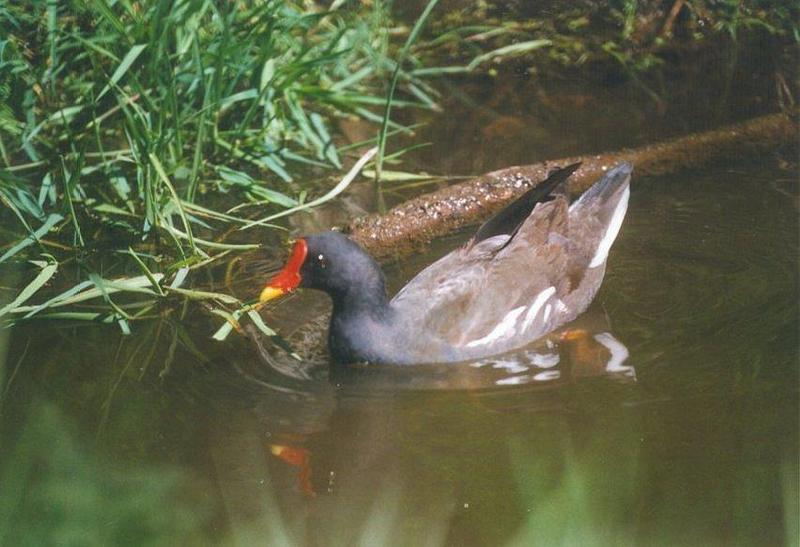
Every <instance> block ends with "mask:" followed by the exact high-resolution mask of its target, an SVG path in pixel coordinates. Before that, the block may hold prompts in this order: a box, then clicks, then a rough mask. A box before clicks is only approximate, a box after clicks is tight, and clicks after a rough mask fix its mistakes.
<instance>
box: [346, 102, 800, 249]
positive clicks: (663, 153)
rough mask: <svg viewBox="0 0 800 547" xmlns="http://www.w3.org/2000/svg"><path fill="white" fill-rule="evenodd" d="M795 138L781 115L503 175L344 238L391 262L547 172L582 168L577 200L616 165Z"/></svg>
mask: <svg viewBox="0 0 800 547" xmlns="http://www.w3.org/2000/svg"><path fill="white" fill-rule="evenodd" d="M797 133H798V130H797V124H796V122H795V121H794V120H792V119H790V118H789V117H788V116H786V115H783V114H773V115H769V116H763V117H760V118H756V119H754V120H750V121H747V122H744V123H741V124H737V125H732V126H728V127H724V128H721V129H717V130H714V131H708V132H704V133H696V134H691V135H688V136H685V137H680V138H676V139H672V140H668V141H663V142H659V143H655V144H651V145H647V146H643V147H640V148H634V149H623V150H619V151H616V152H610V153H606V154H598V155H590V156H576V157H571V158H561V159H556V160H551V161H544V162H540V163H536V164H532V165H523V166H517V167H509V168H506V169H501V170H498V171H494V172H491V173H488V174H485V175H482V176H479V177H476V178H474V179H471V180H469V181H466V182H463V183H460V184H455V185H453V186H449V187H447V188H444V189H441V190H437V191H435V192H432V193H429V194H425V195H422V196H419V197H417V198H414V199H411V200H409V201H407V202H405V203H403V204H401V205H398V206H397V207H394V208H393V209H391V210H390V211H388V212H387V213H386V214H385V215H371V216H367V217H362V218H359V219H356V220H354V221H353V222H351V223H350V225H349V226H348V227H347V231H348V232H349V234H350V237H351V238H353V239H354V240H355V241H357V242H358V243H359V244H361V245H362V246H364V247H365V248H367V249H368V250H369V251H370V252H371V253H372V254H373V255H374V256H376V257H380V258H391V257H397V256H401V255H403V254H406V253H408V252H411V251H413V250H414V249H416V248H418V247H419V246H421V245H424V244H426V243H427V242H429V241H430V240H431V239H432V238H434V237H438V236H442V235H445V234H447V233H449V232H451V231H453V230H455V229H457V228H460V227H463V226H466V225H468V224H473V223H476V222H479V221H480V220H482V219H484V218H486V217H488V216H489V215H490V214H491V213H493V212H494V211H496V210H498V209H499V208H501V207H502V206H503V205H505V204H506V203H508V202H509V201H511V200H512V199H514V198H515V197H516V196H518V195H520V194H521V193H522V192H524V191H525V190H526V189H528V188H530V187H531V185H533V184H536V183H537V182H538V181H540V180H543V179H544V178H545V177H546V176H547V173H548V171H549V170H550V169H552V168H553V167H555V166H563V165H567V164H569V163H572V162H575V161H582V162H583V165H582V166H581V168H580V169H579V170H578V171H577V172H576V173H575V174H574V175H573V176H572V178H571V179H570V192H573V193H578V192H581V191H582V190H584V189H585V188H587V187H588V186H589V185H590V184H591V183H593V182H594V181H596V180H597V179H598V178H599V177H600V175H601V174H602V172H603V171H605V170H606V169H608V168H609V167H610V166H612V165H614V164H615V163H618V162H620V161H623V160H625V161H630V162H631V163H633V164H634V166H635V174H638V175H664V174H667V173H676V172H680V171H682V170H685V169H689V168H697V167H700V166H702V165H704V164H707V163H708V162H710V161H719V160H724V159H725V158H736V157H742V156H747V155H754V154H759V153H765V152H769V151H771V150H774V149H775V148H776V147H778V146H780V145H782V144H785V143H788V142H792V141H796V139H797Z"/></svg>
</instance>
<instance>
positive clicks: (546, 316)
mask: <svg viewBox="0 0 800 547" xmlns="http://www.w3.org/2000/svg"><path fill="white" fill-rule="evenodd" d="M551 311H553V306H551V305H550V304H548V305H546V306H545V307H544V317H542V323H547V320H548V319H550V312H551Z"/></svg>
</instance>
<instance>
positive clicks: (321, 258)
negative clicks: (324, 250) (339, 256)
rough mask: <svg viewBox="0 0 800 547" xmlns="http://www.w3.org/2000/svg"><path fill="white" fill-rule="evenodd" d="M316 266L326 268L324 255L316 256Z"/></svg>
mask: <svg viewBox="0 0 800 547" xmlns="http://www.w3.org/2000/svg"><path fill="white" fill-rule="evenodd" d="M317 264H319V267H320V268H327V267H328V259H326V258H325V255H324V254H319V255H317Z"/></svg>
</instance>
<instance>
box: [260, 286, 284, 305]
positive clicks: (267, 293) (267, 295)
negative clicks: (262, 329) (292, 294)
mask: <svg viewBox="0 0 800 547" xmlns="http://www.w3.org/2000/svg"><path fill="white" fill-rule="evenodd" d="M285 293H286V291H284V290H283V289H278V288H276V287H270V286H266V287H264V290H263V291H261V295H260V296H259V297H258V301H259V302H261V303H262V304H264V303H266V302H269V301H270V300H273V299H275V298H278V297H279V296H283V295H284V294H285Z"/></svg>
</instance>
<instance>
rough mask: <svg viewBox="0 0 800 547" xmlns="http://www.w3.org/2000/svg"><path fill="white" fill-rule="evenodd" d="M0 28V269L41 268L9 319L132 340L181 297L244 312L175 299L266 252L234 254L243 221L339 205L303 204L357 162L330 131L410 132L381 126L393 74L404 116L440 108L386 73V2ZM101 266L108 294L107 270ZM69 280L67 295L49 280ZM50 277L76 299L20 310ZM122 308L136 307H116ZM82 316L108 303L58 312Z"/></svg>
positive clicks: (9, 9)
mask: <svg viewBox="0 0 800 547" xmlns="http://www.w3.org/2000/svg"><path fill="white" fill-rule="evenodd" d="M432 3H433V4H435V2H432ZM0 25H2V28H3V32H2V34H1V35H2V36H4V38H2V39H0V165H2V168H0V199H1V200H2V202H3V204H4V206H5V210H4V218H5V220H4V222H3V224H2V226H3V229H2V232H3V237H4V238H5V240H6V241H7V244H6V245H5V247H3V249H2V250H0V255H1V256H0V263H2V262H9V261H19V260H20V259H24V258H35V259H36V262H35V263H34V264H33V266H34V267H35V268H36V269H37V270H38V271H35V272H34V273H33V274H32V275H31V276H29V280H30V279H31V278H32V279H33V282H32V284H31V285H30V286H29V287H28V288H27V289H26V290H25V291H22V292H21V293H17V294H15V295H12V296H11V298H9V300H11V301H13V303H15V305H14V306H7V307H6V308H4V309H3V310H2V312H0V315H5V316H6V318H8V317H15V318H17V319H19V318H21V317H32V316H39V315H43V314H45V315H46V314H48V313H49V314H50V315H51V316H52V315H55V316H56V317H68V318H73V319H93V320H100V321H106V322H114V321H116V322H117V323H119V324H120V327H121V328H122V329H123V331H127V330H129V326H128V322H129V321H130V320H132V319H137V318H142V317H146V316H148V314H150V313H151V312H153V311H154V310H155V308H154V306H155V301H156V300H158V299H160V298H162V297H163V296H166V295H170V294H172V295H176V294H179V293H180V291H184V292H183V294H181V297H183V298H192V297H194V298H197V299H206V300H213V301H216V303H217V304H219V305H221V306H222V305H228V306H230V305H239V304H241V303H240V302H238V300H236V299H234V298H233V297H230V296H226V295H220V294H216V293H208V292H200V291H191V290H186V289H182V285H183V284H184V281H185V280H186V276H187V273H188V272H189V271H190V270H193V269H198V268H204V267H206V266H208V265H209V264H211V263H213V262H215V261H218V260H219V259H221V258H224V257H225V256H227V255H228V254H229V253H231V252H236V251H240V250H247V249H252V248H255V247H258V245H257V244H253V243H251V242H249V241H246V242H241V241H231V240H230V238H231V234H235V233H236V232H237V231H238V230H236V228H239V227H241V226H245V225H248V224H249V225H253V222H252V219H250V218H249V215H248V213H245V211H248V210H254V209H248V208H247V207H246V206H247V205H256V206H259V208H260V209H262V208H269V209H272V211H271V214H270V215H268V216H267V217H266V218H267V219H275V218H278V217H280V216H285V215H286V214H289V213H291V212H296V211H300V210H303V209H305V208H307V207H310V206H314V205H318V204H319V203H321V202H322V201H325V199H330V198H332V197H334V196H335V195H336V194H337V193H338V192H339V191H341V190H343V189H344V188H343V186H342V184H341V183H340V184H338V185H336V186H334V188H333V190H331V191H328V192H327V193H326V192H320V193H321V194H323V198H322V199H320V198H318V199H314V200H308V199H306V198H307V195H308V193H309V192H311V191H313V187H312V186H310V185H309V184H308V183H307V182H300V180H299V176H298V174H303V175H304V177H308V178H316V179H318V180H322V181H324V184H328V182H327V181H328V179H329V178H330V177H331V176H333V175H336V174H337V173H338V172H339V171H340V170H341V169H342V168H343V167H345V166H347V165H348V164H351V163H352V162H353V161H354V160H355V159H356V156H353V157H352V158H350V157H348V154H352V153H353V152H352V151H353V150H354V149H355V147H354V146H353V145H352V144H349V145H345V144H343V143H342V142H339V140H337V139H336V138H335V135H336V121H337V119H341V118H352V117H356V118H358V119H361V120H364V121H368V122H374V123H375V127H376V132H377V131H378V126H379V125H383V127H382V129H381V135H385V134H386V133H387V132H392V131H394V132H396V131H402V130H403V128H402V127H401V126H399V125H397V124H395V123H393V122H391V121H390V120H387V121H386V123H385V124H384V123H383V118H382V116H381V111H382V110H384V109H385V110H386V111H388V109H386V108H385V104H386V102H387V98H386V96H385V95H386V89H385V81H386V79H387V78H388V76H389V75H390V74H392V73H396V74H397V77H396V79H397V81H398V82H399V83H398V89H399V91H400V96H401V98H399V99H398V98H393V99H392V100H391V103H392V105H393V106H394V108H403V107H412V106H413V107H416V106H423V107H431V106H434V105H435V101H434V92H433V90H432V89H431V88H429V87H428V86H427V85H426V84H425V83H424V82H423V81H421V80H420V79H419V78H418V77H415V76H413V75H411V74H410V73H408V72H407V71H405V70H404V69H403V68H402V67H401V66H400V65H398V64H397V63H396V62H395V61H393V59H392V52H393V51H394V46H393V43H392V41H391V36H392V35H393V34H403V33H402V32H397V33H395V32H393V31H394V30H402V29H393V27H392V26H391V24H390V20H389V13H388V8H387V6H386V4H384V3H383V2H374V3H370V4H361V3H358V2H341V1H337V2H333V3H332V4H331V6H330V8H329V9H328V10H327V11H326V10H323V9H321V8H320V7H319V6H317V5H315V4H311V3H308V2H299V1H298V2H293V1H285V0H252V1H244V2H222V3H220V2H213V1H211V0H151V1H145V2H130V1H128V0H120V1H116V2H115V1H111V0H93V1H91V2H78V1H77V0H73V1H66V2H58V3H56V2H50V1H46V0H39V1H32V2H28V3H24V5H13V4H12V5H5V6H4V7H0ZM382 139H383V137H381V140H382ZM377 140H378V139H377V138H376V139H375V141H376V142H377ZM363 144H366V145H369V142H366V143H363ZM363 163H364V162H361V163H360V165H361V166H362V167H363ZM311 173H313V175H309V174H311ZM353 176H355V175H353ZM352 178H353V177H349V180H352ZM334 190H335V191H334ZM256 224H259V225H267V226H271V225H270V224H269V223H267V222H264V221H263V219H262V221H260V222H257V223H256ZM234 239H235V238H234ZM108 253H117V254H116V255H115V256H116V258H117V259H116V260H115V261H114V266H113V267H112V268H110V270H113V271H114V272H115V273H116V272H118V273H120V274H121V276H117V277H116V278H115V279H110V278H109V276H108V273H109V268H108V267H105V269H104V267H101V266H99V265H98V263H102V262H103V261H102V260H100V259H99V258H98V257H99V256H106V255H108ZM106 263H107V261H106ZM67 264H69V265H70V270H69V271H73V272H76V274H75V275H74V276H73V280H72V282H68V281H67V280H65V279H63V277H64V276H63V275H59V276H57V277H54V276H56V272H57V271H61V272H62V273H63V272H64V271H65V268H64V266H65V265H67ZM51 278H54V279H56V280H59V279H61V281H60V283H58V284H60V285H62V286H65V287H67V290H66V291H64V292H61V293H60V294H58V295H57V296H55V297H52V298H51V299H50V300H47V301H45V303H44V304H39V305H33V306H32V305H30V304H27V303H26V302H25V301H27V300H28V299H29V298H30V297H31V296H32V295H33V293H36V292H37V291H38V290H39V289H40V288H42V287H43V286H45V284H47V283H52V281H51ZM118 292H125V293H136V294H137V295H138V296H137V297H136V298H134V299H133V300H134V302H132V303H125V304H118V303H117V302H116V293H118ZM142 295H146V296H145V300H144V301H142V299H141V298H142ZM87 300H92V301H102V304H100V305H99V307H98V309H97V310H93V311H86V310H79V311H74V310H72V311H69V312H65V311H62V310H56V307H59V306H62V307H69V308H70V310H71V305H73V304H77V303H78V302H84V301H87ZM23 304H26V306H23Z"/></svg>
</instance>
